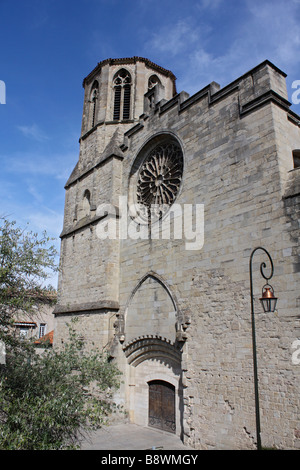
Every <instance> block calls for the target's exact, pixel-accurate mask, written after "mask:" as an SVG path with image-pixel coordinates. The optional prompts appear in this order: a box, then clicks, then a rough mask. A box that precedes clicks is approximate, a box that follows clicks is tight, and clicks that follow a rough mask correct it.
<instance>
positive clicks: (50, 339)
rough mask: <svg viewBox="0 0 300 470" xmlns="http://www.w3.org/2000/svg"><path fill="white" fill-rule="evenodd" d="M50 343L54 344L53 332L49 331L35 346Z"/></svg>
mask: <svg viewBox="0 0 300 470" xmlns="http://www.w3.org/2000/svg"><path fill="white" fill-rule="evenodd" d="M47 341H49V343H50V344H51V345H52V344H53V330H52V331H49V333H47V334H46V335H44V336H42V337H41V338H39V339H37V340H36V341H35V342H34V344H41V343H44V342H47Z"/></svg>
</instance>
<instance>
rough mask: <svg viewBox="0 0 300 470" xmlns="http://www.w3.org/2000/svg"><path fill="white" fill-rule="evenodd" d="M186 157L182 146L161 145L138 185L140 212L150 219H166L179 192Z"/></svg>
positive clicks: (146, 163) (145, 164) (148, 159)
mask: <svg viewBox="0 0 300 470" xmlns="http://www.w3.org/2000/svg"><path fill="white" fill-rule="evenodd" d="M182 171H183V155H182V151H181V148H180V147H179V145H178V144H176V143H174V142H172V143H167V144H161V145H158V146H157V147H155V149H154V150H152V151H151V152H150V154H149V155H148V156H147V157H146V159H145V160H144V162H143V164H142V166H141V169H140V172H139V177H138V183H137V202H138V208H139V212H140V214H141V215H142V216H144V217H145V218H147V219H149V218H150V217H151V218H153V217H154V218H159V217H161V216H162V215H164V214H165V213H166V212H167V210H168V209H169V207H170V206H171V205H172V204H173V202H174V201H175V199H176V196H177V194H178V191H179V187H180V184H181V179H182Z"/></svg>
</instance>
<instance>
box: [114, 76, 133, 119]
mask: <svg viewBox="0 0 300 470" xmlns="http://www.w3.org/2000/svg"><path fill="white" fill-rule="evenodd" d="M113 84H114V115H113V119H114V121H120V120H126V119H130V101H131V75H130V73H129V72H128V71H127V70H125V69H121V70H119V71H118V72H117V73H116V75H115V76H114V80H113Z"/></svg>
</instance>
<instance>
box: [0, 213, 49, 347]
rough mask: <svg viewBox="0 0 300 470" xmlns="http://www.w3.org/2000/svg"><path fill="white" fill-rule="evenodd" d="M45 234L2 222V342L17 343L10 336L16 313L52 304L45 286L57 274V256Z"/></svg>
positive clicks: (2, 219)
mask: <svg viewBox="0 0 300 470" xmlns="http://www.w3.org/2000/svg"><path fill="white" fill-rule="evenodd" d="M50 242H51V240H50V238H49V237H47V235H46V232H44V234H43V236H42V238H39V236H38V234H37V233H33V232H28V231H26V230H22V229H21V228H19V227H17V226H16V222H11V221H9V220H7V219H5V218H0V341H2V342H4V344H9V343H11V342H12V341H13V342H15V341H16V340H15V338H14V337H13V336H12V335H9V334H7V333H8V329H9V327H11V325H12V322H13V320H14V319H15V316H16V313H18V312H22V311H23V312H26V313H27V314H30V313H31V312H32V311H33V306H36V305H37V304H39V303H43V302H51V301H52V299H53V298H54V297H52V299H51V296H49V292H51V290H53V287H51V286H46V285H45V282H46V280H47V279H48V278H49V276H50V275H51V274H52V273H53V271H55V270H56V269H57V268H56V264H55V260H56V256H57V252H56V249H55V247H54V246H53V245H50Z"/></svg>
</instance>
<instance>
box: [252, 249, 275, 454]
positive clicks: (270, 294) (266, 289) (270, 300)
mask: <svg viewBox="0 0 300 470" xmlns="http://www.w3.org/2000/svg"><path fill="white" fill-rule="evenodd" d="M257 250H262V251H264V252H265V253H266V255H267V256H268V258H269V261H270V264H271V272H270V275H269V276H267V275H266V274H265V272H264V269H265V268H266V263H261V265H260V273H261V275H262V277H263V278H264V279H266V281H267V284H265V285H264V286H263V288H262V296H261V298H260V301H261V304H262V306H263V309H264V312H266V313H267V312H274V311H275V307H276V303H277V297H275V295H274V289H273V287H272V286H271V285H270V284H269V283H268V281H269V279H271V277H272V276H273V273H274V266H273V261H272V258H271V256H270V254H269V253H268V251H267V250H266V249H265V248H262V247H261V246H258V247H257V248H255V249H254V250H253V251H252V253H251V256H250V261H249V272H250V294H251V323H252V347H253V372H254V393H255V414H256V437H257V450H261V448H262V447H261V436H260V413H259V394H258V376H257V357H256V338H255V318H254V298H253V280H252V260H253V256H254V254H255V253H256V251H257Z"/></svg>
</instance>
